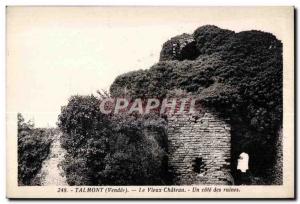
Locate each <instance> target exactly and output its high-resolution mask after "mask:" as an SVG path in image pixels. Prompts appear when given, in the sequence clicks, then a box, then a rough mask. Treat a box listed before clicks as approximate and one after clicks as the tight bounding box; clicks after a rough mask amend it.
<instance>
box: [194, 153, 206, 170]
mask: <svg viewBox="0 0 300 204" xmlns="http://www.w3.org/2000/svg"><path fill="white" fill-rule="evenodd" d="M192 167H193V171H194V172H196V173H199V174H200V173H202V172H204V171H205V164H204V162H203V161H202V158H201V157H200V158H196V159H194V160H193V165H192Z"/></svg>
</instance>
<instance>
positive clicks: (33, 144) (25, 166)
mask: <svg viewBox="0 0 300 204" xmlns="http://www.w3.org/2000/svg"><path fill="white" fill-rule="evenodd" d="M51 135H52V133H51V130H49V129H48V130H47V129H41V128H34V124H33V123H32V122H31V121H27V122H26V121H25V119H24V118H23V116H22V114H20V113H18V183H19V185H36V184H33V183H32V179H33V178H34V177H35V176H36V174H37V173H38V172H39V170H40V169H41V167H42V162H43V161H44V160H45V159H46V158H47V156H48V154H49V151H50V145H51V137H50V136H51Z"/></svg>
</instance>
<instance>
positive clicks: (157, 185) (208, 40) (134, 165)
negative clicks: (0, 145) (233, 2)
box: [6, 6, 295, 199]
mask: <svg viewBox="0 0 300 204" xmlns="http://www.w3.org/2000/svg"><path fill="white" fill-rule="evenodd" d="M6 19H7V20H6V21H7V27H6V39H7V40H6V41H7V49H6V60H7V68H6V72H7V76H6V77H7V84H6V91H7V102H6V104H7V107H6V111H7V112H6V114H7V115H6V118H7V197H8V198H87V199H88V198H107V199H110V198H124V199H126V198H168V199H170V198H171V199H184V198H197V199H201V198H287V199H292V198H294V197H295V195H294V193H295V192H294V185H295V181H294V179H295V174H294V173H295V172H294V166H295V164H294V157H295V155H294V8H293V7H108V6H107V7H104V6H103V7H100V6H98V7H97V6H91V7H88V6H77V7H68V6H64V7H59V6H54V7H38V6H8V7H7V10H6Z"/></svg>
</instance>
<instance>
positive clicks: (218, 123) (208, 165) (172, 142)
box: [168, 110, 233, 185]
mask: <svg viewBox="0 0 300 204" xmlns="http://www.w3.org/2000/svg"><path fill="white" fill-rule="evenodd" d="M230 139H231V135H230V126H229V125H228V124H227V123H226V122H225V121H223V120H221V119H219V118H218V117H217V116H216V114H214V113H212V112H209V111H206V110H205V111H204V112H203V113H201V114H199V113H197V115H184V114H174V115H173V116H169V117H168V150H169V154H170V155H169V167H170V168H171V169H172V171H173V172H174V174H175V175H174V177H175V181H174V182H175V185H193V184H195V185H207V184H213V185H230V184H232V182H233V178H232V176H231V174H230V148H231V145H230Z"/></svg>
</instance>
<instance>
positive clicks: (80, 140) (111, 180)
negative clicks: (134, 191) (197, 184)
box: [58, 96, 168, 185]
mask: <svg viewBox="0 0 300 204" xmlns="http://www.w3.org/2000/svg"><path fill="white" fill-rule="evenodd" d="M99 104H100V99H98V98H96V97H94V96H73V97H71V98H70V100H69V103H68V105H67V106H65V107H63V108H62V112H61V114H60V115H59V123H58V126H59V127H60V129H61V130H62V131H63V135H62V137H61V142H62V146H63V147H64V148H65V149H66V150H67V155H66V160H65V162H64V163H63V168H64V170H65V172H66V176H67V182H68V184H69V185H154V184H157V185H162V184H164V183H166V182H168V181H167V179H166V178H167V177H166V174H167V168H166V165H167V164H166V151H165V148H164V147H165V146H164V143H165V142H166V141H165V140H164V139H162V138H165V132H164V126H163V125H162V124H163V123H162V121H159V120H156V119H151V118H137V117H136V116H134V115H120V116H118V117H117V116H109V115H104V114H102V113H101V112H100V110H99ZM155 121H157V124H154V123H155ZM158 122H159V123H158ZM158 124H160V125H158ZM146 130H147V131H146Z"/></svg>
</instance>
